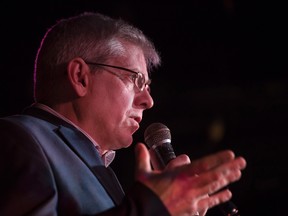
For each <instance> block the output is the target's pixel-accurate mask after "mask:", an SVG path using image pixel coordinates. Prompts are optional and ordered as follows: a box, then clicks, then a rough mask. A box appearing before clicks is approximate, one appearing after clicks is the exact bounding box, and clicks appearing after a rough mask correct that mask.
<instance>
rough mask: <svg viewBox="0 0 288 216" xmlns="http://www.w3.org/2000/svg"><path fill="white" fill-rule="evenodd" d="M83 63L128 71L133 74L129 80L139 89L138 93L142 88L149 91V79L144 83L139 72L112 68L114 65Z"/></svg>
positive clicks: (142, 76) (117, 67) (142, 75)
mask: <svg viewBox="0 0 288 216" xmlns="http://www.w3.org/2000/svg"><path fill="white" fill-rule="evenodd" d="M85 62H86V64H91V65H96V66H104V67H111V68H116V69H120V70H124V71H128V72H130V73H133V75H132V76H131V78H132V81H133V82H134V85H135V86H136V87H137V88H138V89H139V91H140V92H141V91H143V90H144V88H147V89H148V91H150V88H149V85H150V84H151V79H149V80H148V81H147V82H146V80H145V76H144V74H143V73H141V72H137V71H133V70H130V69H128V68H124V67H119V66H114V65H108V64H102V63H94V62H89V61H85ZM113 74H114V73H113ZM114 75H117V74H114Z"/></svg>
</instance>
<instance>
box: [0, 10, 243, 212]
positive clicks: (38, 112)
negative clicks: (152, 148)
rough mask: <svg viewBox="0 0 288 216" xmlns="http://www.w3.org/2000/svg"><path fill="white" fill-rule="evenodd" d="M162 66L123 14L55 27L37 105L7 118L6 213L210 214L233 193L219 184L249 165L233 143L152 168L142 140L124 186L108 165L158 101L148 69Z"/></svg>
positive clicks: (41, 63)
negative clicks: (212, 152) (228, 147)
mask: <svg viewBox="0 0 288 216" xmlns="http://www.w3.org/2000/svg"><path fill="white" fill-rule="evenodd" d="M159 65H160V58H159V55H158V53H157V51H156V49H155V47H154V45H153V43H152V42H151V41H150V40H148V39H147V38H146V37H145V35H144V34H143V33H142V32H141V31H140V30H139V29H137V28H135V27H133V26H131V25H129V24H127V23H126V22H124V21H123V20H117V19H112V18H110V17H107V16H104V15H101V14H97V13H83V14H80V15H78V16H75V17H71V18H68V19H63V20H60V21H58V22H57V23H56V24H55V25H54V26H52V27H51V28H50V29H49V30H48V31H47V32H46V34H45V36H44V38H43V40H42V42H41V45H40V47H39V50H38V53H37V56H36V60H35V71H34V98H35V103H34V104H32V105H31V107H28V108H27V109H25V111H24V112H23V114H21V115H14V116H9V117H5V118H2V119H1V120H0V131H1V132H0V133H1V134H0V138H1V139H0V140H1V153H0V154H1V156H0V158H1V159H0V162H1V165H0V171H1V186H0V189H1V193H0V194H1V195H0V197H1V206H0V215H13V216H14V215H41V216H42V215H65V216H67V215H69V216H71V215H120V216H121V215H137V216H138V215H139V216H140V215H147V216H148V215H149V216H150V215H157V216H158V215H177V216H178V215H199V214H200V215H204V214H205V213H206V211H207V209H209V208H212V207H214V206H216V205H218V204H220V203H223V202H225V201H227V200H229V199H230V198H231V192H230V191H229V190H228V189H226V190H222V191H220V192H219V190H221V189H222V188H224V187H225V186H227V185H228V184H229V183H232V182H234V181H236V180H238V179H239V178H240V176H241V170H242V169H244V168H245V165H246V162H245V160H244V159H243V158H242V157H238V158H235V156H234V153H233V152H231V151H223V152H219V153H217V154H215V155H211V156H207V157H205V158H203V159H201V160H198V161H195V162H192V163H190V160H189V157H188V156H187V155H180V156H178V157H177V158H175V159H174V160H172V161H171V162H169V164H168V165H167V167H166V168H165V170H163V171H156V170H155V171H154V170H153V169H152V167H151V165H150V156H149V152H148V150H147V148H146V147H145V145H144V144H143V143H138V144H137V146H136V148H135V154H136V164H135V166H136V177H135V178H136V179H135V185H134V187H132V188H131V190H130V191H127V193H125V192H124V191H123V190H122V188H121V185H120V184H119V182H118V180H117V177H116V176H115V175H114V172H113V171H112V169H111V168H110V167H109V164H110V163H111V162H112V160H113V158H114V155H115V150H117V149H120V148H126V147H128V146H130V145H131V143H132V141H133V140H132V135H133V133H134V132H135V131H137V129H138V128H139V124H140V122H141V120H142V116H143V111H144V110H146V109H149V108H151V107H152V106H153V99H152V97H151V95H150V89H149V83H150V80H149V73H148V71H150V70H151V69H152V68H155V67H157V66H159ZM152 162H153V161H152Z"/></svg>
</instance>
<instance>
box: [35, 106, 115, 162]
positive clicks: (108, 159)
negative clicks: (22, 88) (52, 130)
mask: <svg viewBox="0 0 288 216" xmlns="http://www.w3.org/2000/svg"><path fill="white" fill-rule="evenodd" d="M34 106H35V107H37V108H39V109H42V110H45V111H47V112H49V113H51V114H52V115H54V116H57V117H58V118H60V119H62V120H63V121H65V122H67V123H69V124H71V125H73V126H74V127H75V128H77V129H78V130H79V131H80V132H82V133H83V134H84V135H85V136H86V137H87V138H88V139H89V140H90V141H91V142H92V143H93V144H94V146H95V147H96V149H97V150H98V152H99V153H100V146H99V144H97V143H96V141H95V140H94V139H93V138H92V137H91V136H90V135H89V134H88V133H86V132H85V131H84V130H82V129H81V128H80V127H78V126H77V125H76V124H74V123H73V122H72V121H70V120H69V119H67V118H66V117H64V116H63V115H61V114H60V113H58V112H56V111H55V110H53V109H52V108H51V107H49V106H47V105H45V104H41V103H35V104H34ZM115 154H116V152H115V151H113V150H109V151H107V152H106V153H105V154H103V155H101V158H102V160H103V163H104V165H105V166H106V167H108V166H109V165H110V164H111V163H112V161H113V160H114V158H115Z"/></svg>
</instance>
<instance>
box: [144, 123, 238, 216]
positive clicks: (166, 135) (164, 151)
mask: <svg viewBox="0 0 288 216" xmlns="http://www.w3.org/2000/svg"><path fill="white" fill-rule="evenodd" d="M144 140H145V143H146V145H147V146H148V148H149V152H150V155H151V161H152V162H153V167H154V169H157V170H163V169H164V168H165V166H166V165H167V164H168V163H169V161H171V160H173V159H174V158H176V155H175V153H174V150H173V147H172V145H171V133H170V130H169V128H168V127H167V126H166V125H164V124H162V123H158V122H157V123H152V124H150V125H149V126H148V127H147V128H146V130H145V132H144ZM218 207H219V209H220V210H221V212H222V213H223V215H225V216H240V214H239V211H238V208H237V207H236V205H235V204H234V203H233V202H231V201H227V202H225V203H222V204H220V205H219V206H218Z"/></svg>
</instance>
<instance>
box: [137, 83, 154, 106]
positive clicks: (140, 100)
mask: <svg viewBox="0 0 288 216" xmlns="http://www.w3.org/2000/svg"><path fill="white" fill-rule="evenodd" d="M134 103H135V104H136V106H138V107H141V108H142V109H144V110H145V109H150V108H151V107H153V105H154V100H153V98H152V96H151V94H150V92H149V90H148V89H147V88H145V89H144V90H143V91H142V92H139V93H138V94H136V95H135V100H134Z"/></svg>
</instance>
